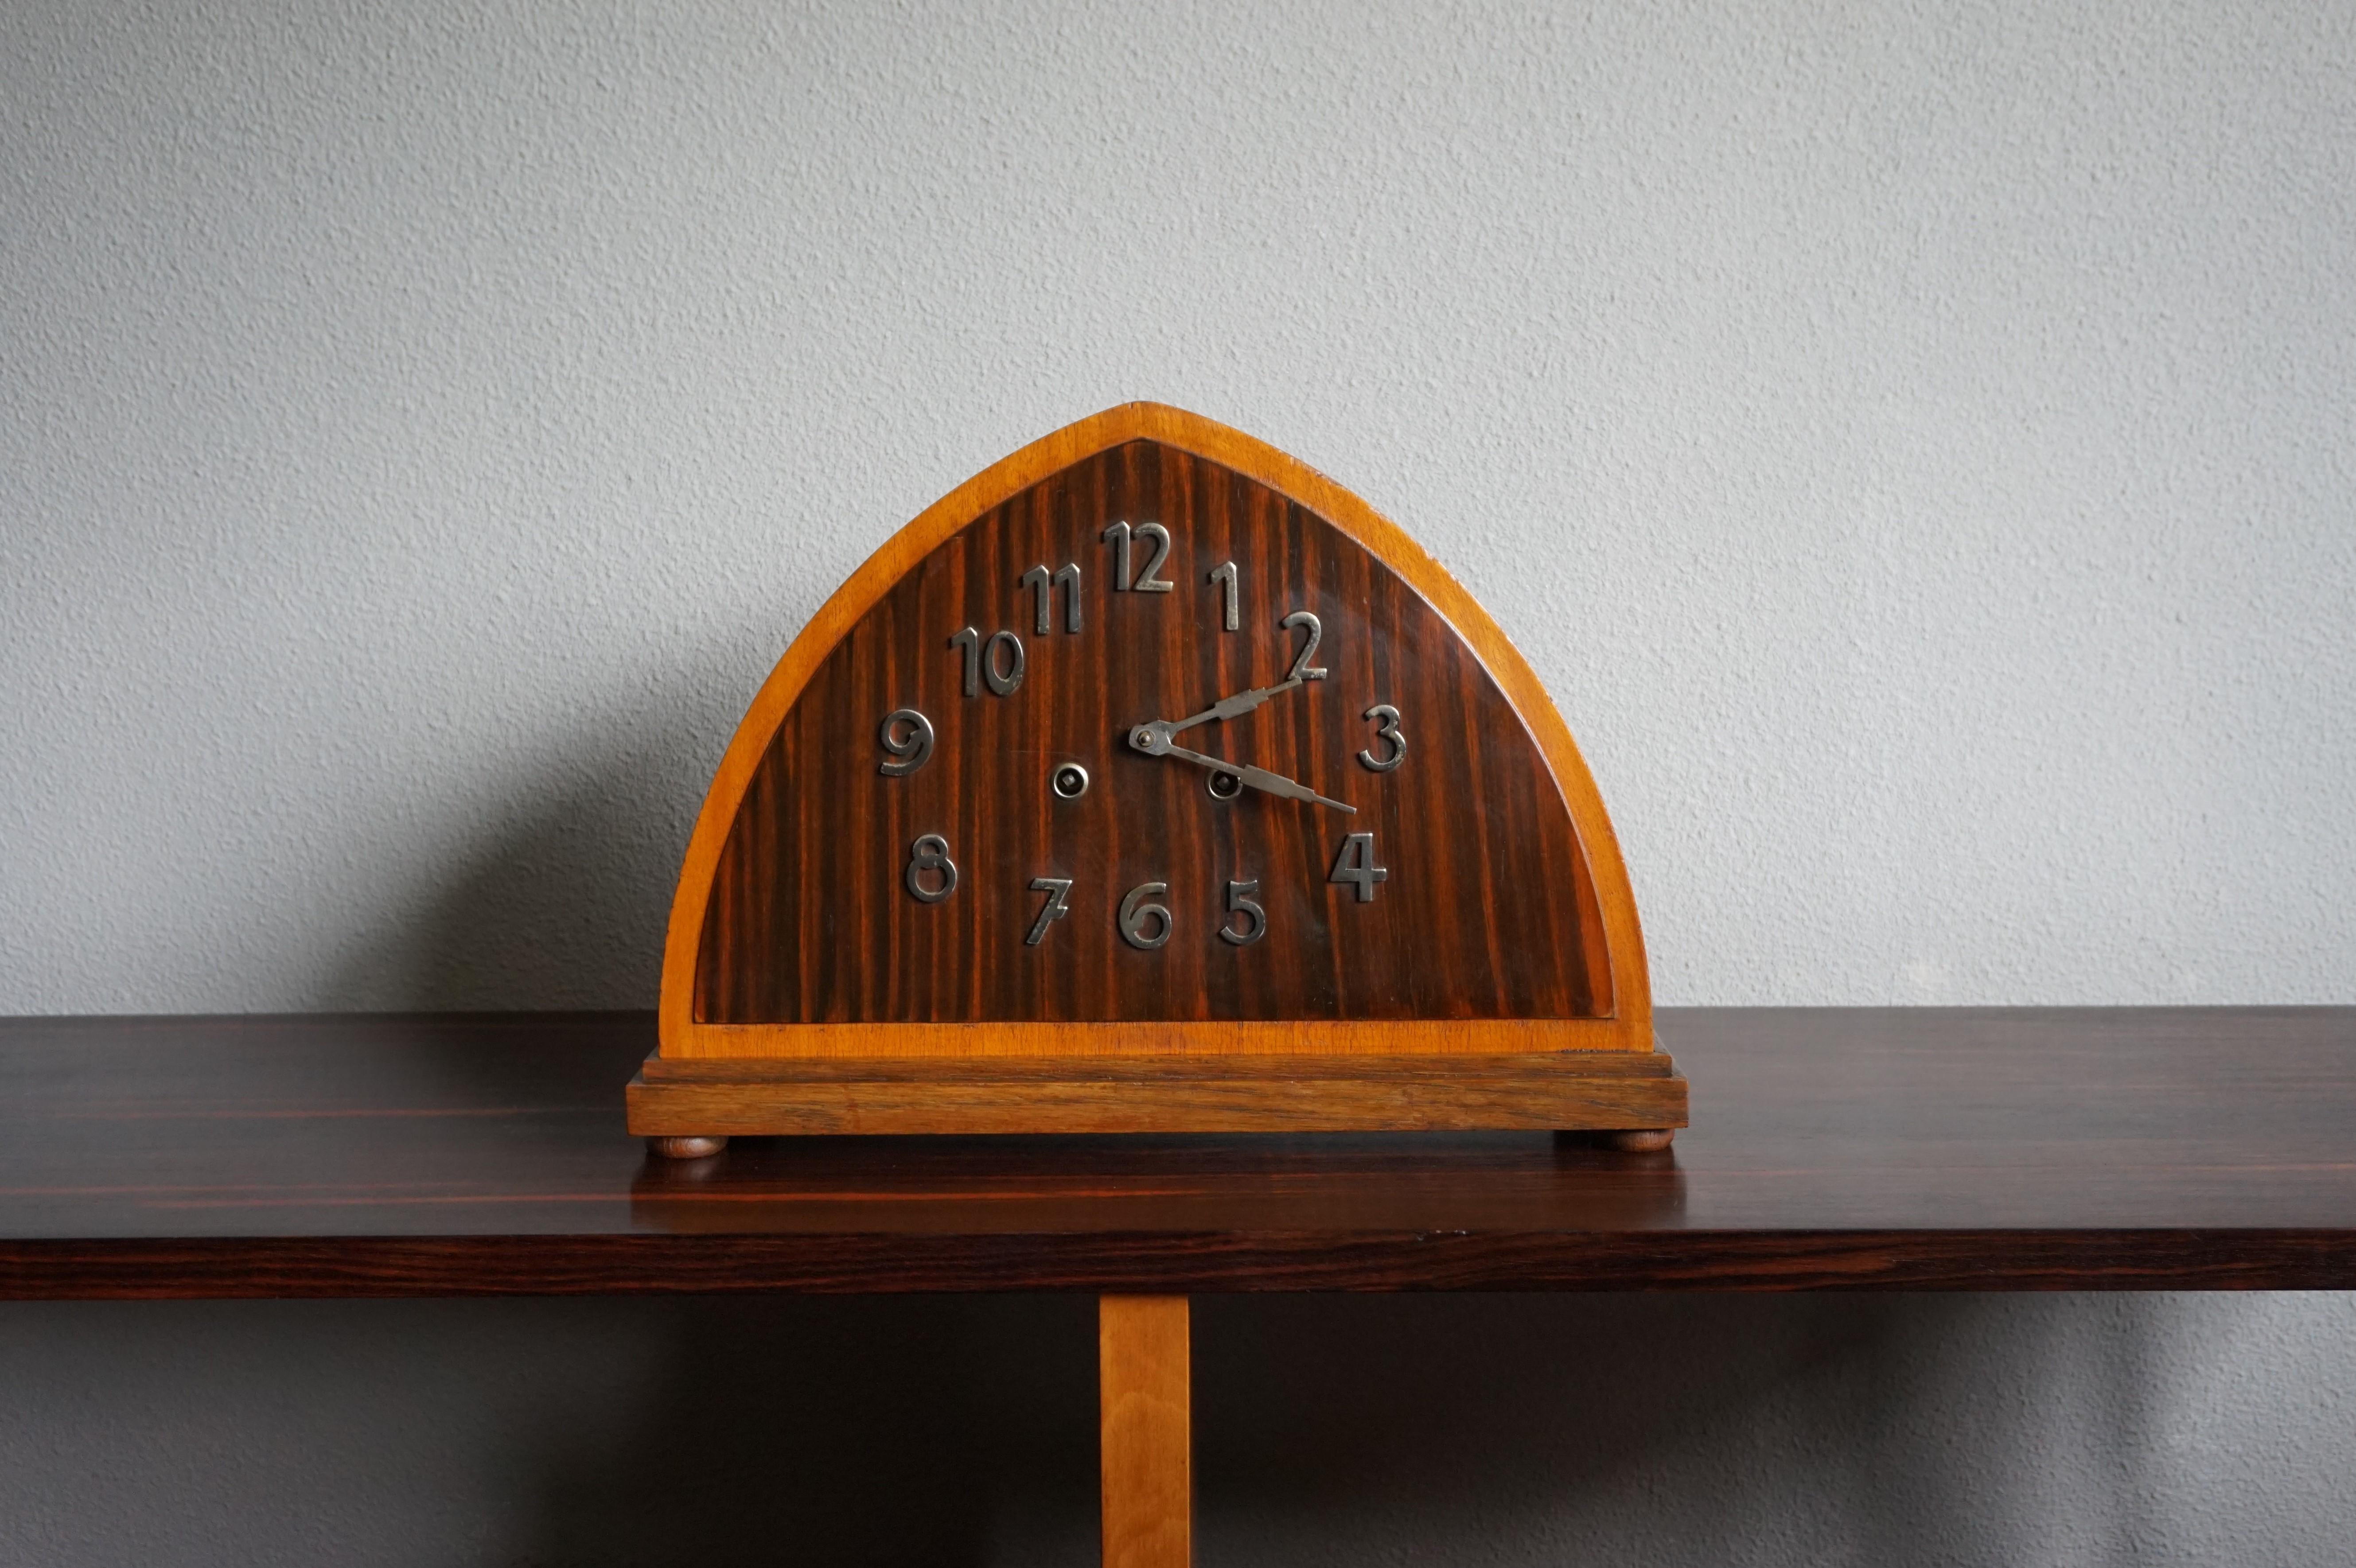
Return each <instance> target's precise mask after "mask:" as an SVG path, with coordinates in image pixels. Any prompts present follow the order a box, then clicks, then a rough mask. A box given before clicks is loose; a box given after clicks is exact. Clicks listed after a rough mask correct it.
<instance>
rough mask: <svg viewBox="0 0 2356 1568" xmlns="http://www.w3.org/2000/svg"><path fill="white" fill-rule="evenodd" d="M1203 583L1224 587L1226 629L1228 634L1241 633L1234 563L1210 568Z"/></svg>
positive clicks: (1220, 564)
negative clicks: (1219, 584) (1218, 584)
mask: <svg viewBox="0 0 2356 1568" xmlns="http://www.w3.org/2000/svg"><path fill="white" fill-rule="evenodd" d="M1203 581H1205V582H1217V583H1223V584H1225V585H1226V603H1227V614H1226V629H1227V630H1228V631H1230V632H1237V631H1241V630H1242V629H1243V624H1244V623H1243V616H1242V613H1241V607H1240V606H1238V605H1237V603H1236V563H1235V562H1234V561H1232V560H1223V561H1221V562H1219V564H1218V565H1216V566H1215V567H1213V568H1211V572H1210V575H1209V576H1207V577H1205V578H1204V579H1203Z"/></svg>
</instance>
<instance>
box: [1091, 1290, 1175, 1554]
mask: <svg viewBox="0 0 2356 1568" xmlns="http://www.w3.org/2000/svg"><path fill="white" fill-rule="evenodd" d="M1193 1376H1194V1369H1193V1345H1192V1327H1191V1318H1190V1316H1189V1314H1188V1311H1187V1304H1186V1298H1185V1297H1184V1296H1100V1297H1098V1301H1097V1404H1098V1440H1099V1442H1100V1443H1101V1445H1102V1452H1103V1467H1104V1565H1105V1568H1192V1565H1193V1563H1194V1411H1193V1400H1194V1391H1193V1386H1192V1383H1193Z"/></svg>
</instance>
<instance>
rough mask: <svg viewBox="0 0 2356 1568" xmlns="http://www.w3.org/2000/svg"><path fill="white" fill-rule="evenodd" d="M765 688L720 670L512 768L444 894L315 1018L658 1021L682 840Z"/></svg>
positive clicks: (622, 706)
mask: <svg viewBox="0 0 2356 1568" xmlns="http://www.w3.org/2000/svg"><path fill="white" fill-rule="evenodd" d="M779 651H782V645H780V648H779ZM766 674H767V667H766V666H763V667H760V668H758V669H757V670H755V671H754V673H753V675H752V677H751V679H750V680H749V681H748V680H747V679H746V677H745V674H744V670H743V669H742V668H741V667H737V666H736V665H734V664H732V665H731V666H730V667H727V668H725V669H723V668H720V667H717V664H716V661H715V664H714V666H713V667H705V668H699V669H696V670H692V671H680V672H676V673H674V674H672V675H671V676H670V677H668V678H666V679H664V680H662V681H660V682H649V683H648V686H647V687H646V688H643V689H641V690H640V691H638V692H636V693H633V694H629V696H628V697H627V698H626V699H624V700H619V701H615V702H613V703H611V704H609V705H608V706H607V707H606V708H605V709H603V710H602V711H599V712H596V713H595V714H594V715H591V716H588V717H586V718H584V719H582V720H579V721H578V722H577V723H576V726H575V728H574V729H573V733H572V734H571V735H570V736H569V737H568V738H567V739H565V740H564V741H560V742H557V743H554V744H552V745H550V746H548V747H547V748H546V750H545V751H544V752H543V753H542V754H541V756H539V757H538V758H536V759H534V760H532V761H531V762H530V763H527V764H525V765H523V766H521V767H519V769H518V776H517V778H516V780H515V782H514V783H513V784H511V785H510V786H509V789H508V791H507V793H506V795H505V796H504V798H502V799H500V800H499V801H498V803H497V804H496V805H491V806H489V807H487V808H486V809H485V810H484V812H483V813H482V816H481V817H480V819H479V820H478V821H477V823H476V824H474V825H473V830H472V833H471V835H470V837H471V846H470V847H469V848H466V850H464V851H463V852H462V853H461V855H460V856H459V857H458V858H457V859H456V861H455V864H453V865H451V866H450V867H448V868H447V869H444V870H443V871H442V872H440V873H439V876H438V885H436V886H434V888H432V889H431V890H430V891H427V892H426V893H425V894H424V895H423V898H422V899H420V900H419V901H417V902H415V903H413V904H412V906H411V907H410V908H409V909H408V910H406V911H404V912H402V913H401V914H400V915H399V916H398V917H397V918H395V919H394V920H393V921H392V922H391V923H390V924H389V926H388V928H387V929H383V930H380V931H377V932H372V933H369V934H368V936H367V937H366V938H365V939H364V940H363V941H362V942H361V943H360V944H359V945H358V948H357V950H356V951H354V952H352V953H350V954H349V955H348V956H347V957H346V958H345V959H344V960H343V961H342V962H341V963H340V964H339V965H337V968H336V971H335V972H334V974H333V975H332V976H331V977H330V979H329V980H328V982H327V997H326V998H325V999H324V1000H323V1002H322V1003H321V1005H322V1006H324V1007H327V1008H361V1009H390V1010H400V1011H423V1012H440V1011H477V1010H500V1009H574V1008H653V1006H654V1005H655V994H656V990H657V987H658V986H659V983H660V980H661V974H662V940H663V926H664V923H665V921H666V920H667V919H668V918H669V912H670V895H671V890H672V887H673V885H674V884H675V882H676V881H677V880H678V876H679V866H680V856H681V855H682V854H684V853H685V851H686V848H687V837H688V832H689V830H690V829H691V827H693V826H694V822H695V813H696V810H697V807H698V806H699V805H701V803H702V800H703V792H704V790H705V789H706V788H707V787H708V786H709V785H710V784H711V782H712V770H713V769H714V768H716V767H717V766H718V765H719V763H720V756H721V752H723V750H725V749H726V746H727V741H728V736H729V734H730V733H731V732H732V731H734V728H735V725H736V721H737V720H738V719H739V718H741V717H742V715H743V710H744V705H746V704H747V703H749V702H750V701H751V700H752V697H753V692H754V691H755V689H756V688H757V687H758V683H759V680H760V679H761V677H764V676H766Z"/></svg>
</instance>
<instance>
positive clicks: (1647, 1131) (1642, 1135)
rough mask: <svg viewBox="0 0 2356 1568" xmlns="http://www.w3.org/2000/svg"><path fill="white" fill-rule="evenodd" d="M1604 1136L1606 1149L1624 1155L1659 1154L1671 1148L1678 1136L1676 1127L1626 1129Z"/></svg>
mask: <svg viewBox="0 0 2356 1568" xmlns="http://www.w3.org/2000/svg"><path fill="white" fill-rule="evenodd" d="M1601 1136H1602V1139H1603V1147H1605V1148H1616V1149H1618V1150H1620V1151H1621V1152H1622V1153H1623V1154H1657V1153H1659V1152H1660V1151H1661V1150H1662V1149H1665V1148H1666V1147H1669V1141H1670V1140H1671V1139H1672V1138H1675V1137H1676V1136H1677V1129H1676V1128H1675V1127H1625V1128H1622V1129H1621V1130H1620V1131H1618V1132H1612V1133H1605V1134H1603V1135H1601Z"/></svg>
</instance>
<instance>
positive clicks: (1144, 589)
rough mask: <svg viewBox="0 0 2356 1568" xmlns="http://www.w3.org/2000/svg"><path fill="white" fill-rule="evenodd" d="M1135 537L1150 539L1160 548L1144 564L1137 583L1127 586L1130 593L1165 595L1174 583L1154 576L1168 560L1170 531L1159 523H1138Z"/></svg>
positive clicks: (1175, 585) (1173, 586) (1174, 585)
mask: <svg viewBox="0 0 2356 1568" xmlns="http://www.w3.org/2000/svg"><path fill="white" fill-rule="evenodd" d="M1137 537H1138V538H1139V539H1151V540H1152V541H1153V542H1154V543H1156V544H1158V545H1160V546H1161V547H1162V548H1161V549H1158V550H1156V551H1154V552H1153V559H1152V560H1149V561H1147V562H1146V563H1145V570H1144V571H1141V572H1139V573H1138V574H1137V581H1134V582H1132V583H1130V585H1129V586H1130V589H1131V591H1133V592H1139V593H1167V592H1170V591H1171V590H1172V589H1173V588H1175V587H1177V586H1178V585H1177V584H1176V583H1174V582H1172V581H1169V580H1168V579H1167V578H1162V577H1156V576H1155V575H1154V573H1156V572H1158V571H1161V570H1162V567H1163V566H1164V565H1165V564H1167V563H1168V561H1169V560H1170V530H1169V529H1168V528H1163V527H1162V525H1161V524H1160V523H1140V524H1138V525H1137Z"/></svg>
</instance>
